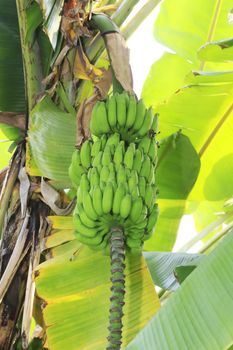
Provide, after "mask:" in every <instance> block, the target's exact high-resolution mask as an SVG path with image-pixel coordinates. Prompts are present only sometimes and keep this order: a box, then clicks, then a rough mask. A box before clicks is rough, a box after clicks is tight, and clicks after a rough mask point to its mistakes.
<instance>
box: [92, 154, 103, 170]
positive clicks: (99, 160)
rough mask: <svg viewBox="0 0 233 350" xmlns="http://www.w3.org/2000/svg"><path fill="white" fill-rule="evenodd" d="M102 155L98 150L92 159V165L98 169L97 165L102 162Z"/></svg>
mask: <svg viewBox="0 0 233 350" xmlns="http://www.w3.org/2000/svg"><path fill="white" fill-rule="evenodd" d="M102 156H103V152H102V151H100V152H99V153H98V154H97V156H95V158H94V159H93V161H92V166H93V167H96V168H97V169H98V166H99V165H101V164H102V162H101V160H102Z"/></svg>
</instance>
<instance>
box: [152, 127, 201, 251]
mask: <svg viewBox="0 0 233 350" xmlns="http://www.w3.org/2000/svg"><path fill="white" fill-rule="evenodd" d="M199 169H200V160H199V157H198V155H197V153H196V151H195V149H194V148H193V146H192V144H191V142H190V140H189V138H188V137H187V136H185V135H183V134H181V133H180V132H178V133H175V134H173V135H171V136H169V137H168V138H166V139H163V140H161V145H160V148H159V150H158V165H157V171H156V183H157V185H158V189H159V199H158V204H159V212H160V214H159V218H158V222H157V224H156V228H155V232H154V234H153V236H152V237H151V238H150V239H149V240H148V241H147V242H146V243H145V250H149V251H155V250H160V251H169V250H171V249H172V247H173V245H174V243H175V240H176V235H177V230H178V227H179V223H180V219H181V218H182V216H183V213H184V211H185V206H186V198H187V197H188V195H189V193H190V191H191V189H192V187H193V185H194V183H195V181H196V179H197V176H198V173H199Z"/></svg>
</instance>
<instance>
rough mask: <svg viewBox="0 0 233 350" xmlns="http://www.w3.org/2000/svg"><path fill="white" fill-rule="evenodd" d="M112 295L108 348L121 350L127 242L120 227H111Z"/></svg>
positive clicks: (107, 349) (108, 349) (109, 349)
mask: <svg viewBox="0 0 233 350" xmlns="http://www.w3.org/2000/svg"><path fill="white" fill-rule="evenodd" d="M110 258H111V282H112V286H111V297H110V302H111V304H110V308H109V327H108V330H109V335H108V338H107V339H108V345H107V348H106V350H119V349H120V348H121V344H122V341H121V339H122V327H123V324H122V317H123V315H124V314H123V306H124V304H125V302H124V295H125V275H124V270H125V264H124V261H125V242H124V233H123V230H122V229H121V228H119V227H114V228H112V229H111V236H110Z"/></svg>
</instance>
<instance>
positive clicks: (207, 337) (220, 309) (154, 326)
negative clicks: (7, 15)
mask: <svg viewBox="0 0 233 350" xmlns="http://www.w3.org/2000/svg"><path fill="white" fill-rule="evenodd" d="M232 251H233V231H231V232H229V233H228V236H227V237H226V238H225V239H224V240H223V241H222V242H220V243H219V244H218V245H217V247H216V248H215V249H214V251H212V253H210V254H209V255H208V256H206V257H205V259H203V260H202V261H201V262H200V264H199V265H198V267H197V268H196V269H195V270H194V271H193V272H192V273H191V274H190V275H189V276H188V277H187V278H186V279H185V281H184V282H183V284H182V285H181V287H180V288H179V289H178V290H177V291H176V292H175V293H174V294H173V295H172V296H171V297H170V298H169V300H168V301H167V302H166V303H165V304H164V306H163V307H162V308H161V309H160V311H159V312H158V313H157V315H155V317H154V318H153V320H152V321H151V322H150V323H149V324H148V325H147V326H146V327H145V328H144V329H143V330H142V331H141V332H140V333H139V334H138V335H137V336H136V338H135V339H134V340H133V341H132V342H131V343H130V344H129V345H128V346H127V350H142V349H143V350H151V349H159V350H167V349H172V350H187V349H189V350H197V349H200V350H202V349H203V350H225V349H228V348H229V347H230V346H231V345H232V343H233V327H232V325H233V298H232V293H231V291H232V285H233V274H232V270H233V259H232Z"/></svg>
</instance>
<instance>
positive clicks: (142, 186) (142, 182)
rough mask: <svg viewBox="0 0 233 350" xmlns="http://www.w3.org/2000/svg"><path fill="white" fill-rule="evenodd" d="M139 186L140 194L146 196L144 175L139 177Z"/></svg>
mask: <svg viewBox="0 0 233 350" xmlns="http://www.w3.org/2000/svg"><path fill="white" fill-rule="evenodd" d="M138 188H139V193H140V196H141V197H142V198H144V197H145V194H146V179H145V178H144V177H143V176H139V178H138Z"/></svg>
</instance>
